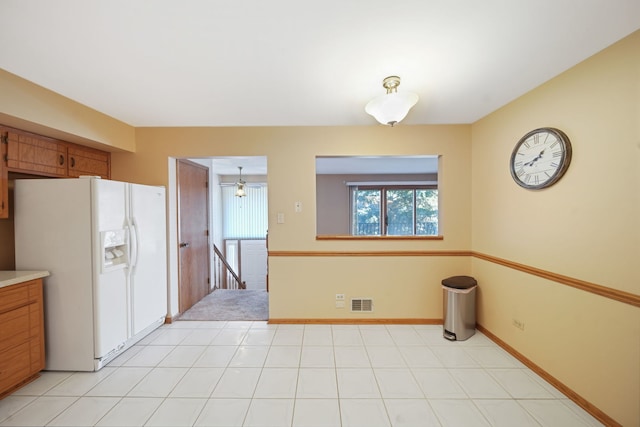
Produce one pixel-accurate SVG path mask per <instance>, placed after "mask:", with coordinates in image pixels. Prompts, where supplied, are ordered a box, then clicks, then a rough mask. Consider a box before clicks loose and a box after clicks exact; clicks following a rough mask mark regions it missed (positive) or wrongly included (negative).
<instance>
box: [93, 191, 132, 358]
mask: <svg viewBox="0 0 640 427" xmlns="http://www.w3.org/2000/svg"><path fill="white" fill-rule="evenodd" d="M91 181H92V188H91V189H92V196H93V197H92V202H93V246H94V250H93V257H94V261H93V262H94V269H93V271H94V282H93V283H94V293H93V296H94V298H93V307H94V334H95V339H94V351H95V358H96V359H100V358H103V357H105V356H106V355H108V354H109V353H111V352H112V351H114V350H116V349H118V348H121V347H123V346H124V344H125V342H126V340H127V338H128V337H129V334H130V330H129V323H130V316H129V312H130V309H129V306H130V302H129V290H128V283H127V268H122V269H116V270H113V269H104V268H101V266H102V264H103V263H104V241H103V238H102V236H104V233H105V232H107V231H110V230H122V229H126V227H127V217H126V208H127V193H126V186H127V184H126V183H123V182H118V181H110V180H102V179H92V180H91Z"/></svg>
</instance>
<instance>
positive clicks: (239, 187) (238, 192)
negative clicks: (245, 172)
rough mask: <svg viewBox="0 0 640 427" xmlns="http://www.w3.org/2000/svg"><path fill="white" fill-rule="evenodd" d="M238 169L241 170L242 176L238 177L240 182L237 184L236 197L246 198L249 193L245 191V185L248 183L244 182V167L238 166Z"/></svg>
mask: <svg viewBox="0 0 640 427" xmlns="http://www.w3.org/2000/svg"><path fill="white" fill-rule="evenodd" d="M238 169H239V170H240V176H239V177H238V182H236V187H237V188H236V197H244V196H246V195H247V192H246V191H245V189H244V184H246V183H245V182H244V181H243V180H242V166H238Z"/></svg>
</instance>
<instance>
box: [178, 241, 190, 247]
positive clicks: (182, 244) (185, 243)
mask: <svg viewBox="0 0 640 427" xmlns="http://www.w3.org/2000/svg"><path fill="white" fill-rule="evenodd" d="M180 247H181V248H188V247H189V242H182V243H180Z"/></svg>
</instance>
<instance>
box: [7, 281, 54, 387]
mask: <svg viewBox="0 0 640 427" xmlns="http://www.w3.org/2000/svg"><path fill="white" fill-rule="evenodd" d="M44 367H45V354H44V311H43V300H42V279H36V280H30V281H27V282H23V283H19V284H16V285H11V286H7V287H4V288H0V396H3V395H5V394H7V393H9V392H11V391H12V390H14V389H15V388H17V387H19V386H20V385H22V384H24V383H26V382H28V381H30V380H31V379H33V378H34V377H35V376H37V375H38V373H39V372H40V371H41V370H43V369H44Z"/></svg>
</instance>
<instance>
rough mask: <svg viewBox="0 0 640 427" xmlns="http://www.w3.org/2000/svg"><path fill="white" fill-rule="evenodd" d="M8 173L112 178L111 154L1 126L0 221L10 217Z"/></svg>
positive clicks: (56, 176)
mask: <svg viewBox="0 0 640 427" xmlns="http://www.w3.org/2000/svg"><path fill="white" fill-rule="evenodd" d="M9 172H20V173H26V174H29V175H40V176H48V177H54V178H77V177H79V176H81V175H91V176H99V177H102V178H104V179H110V178H111V153H109V152H107V151H102V150H97V149H95V148H90V147H85V146H82V145H78V144H73V143H71V142H66V141H60V140H57V139H54V138H48V137H45V136H41V135H36V134H33V133H29V132H24V131H21V130H18V129H13V128H9V127H3V126H0V219H2V218H8V217H9V178H8V173H9Z"/></svg>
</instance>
